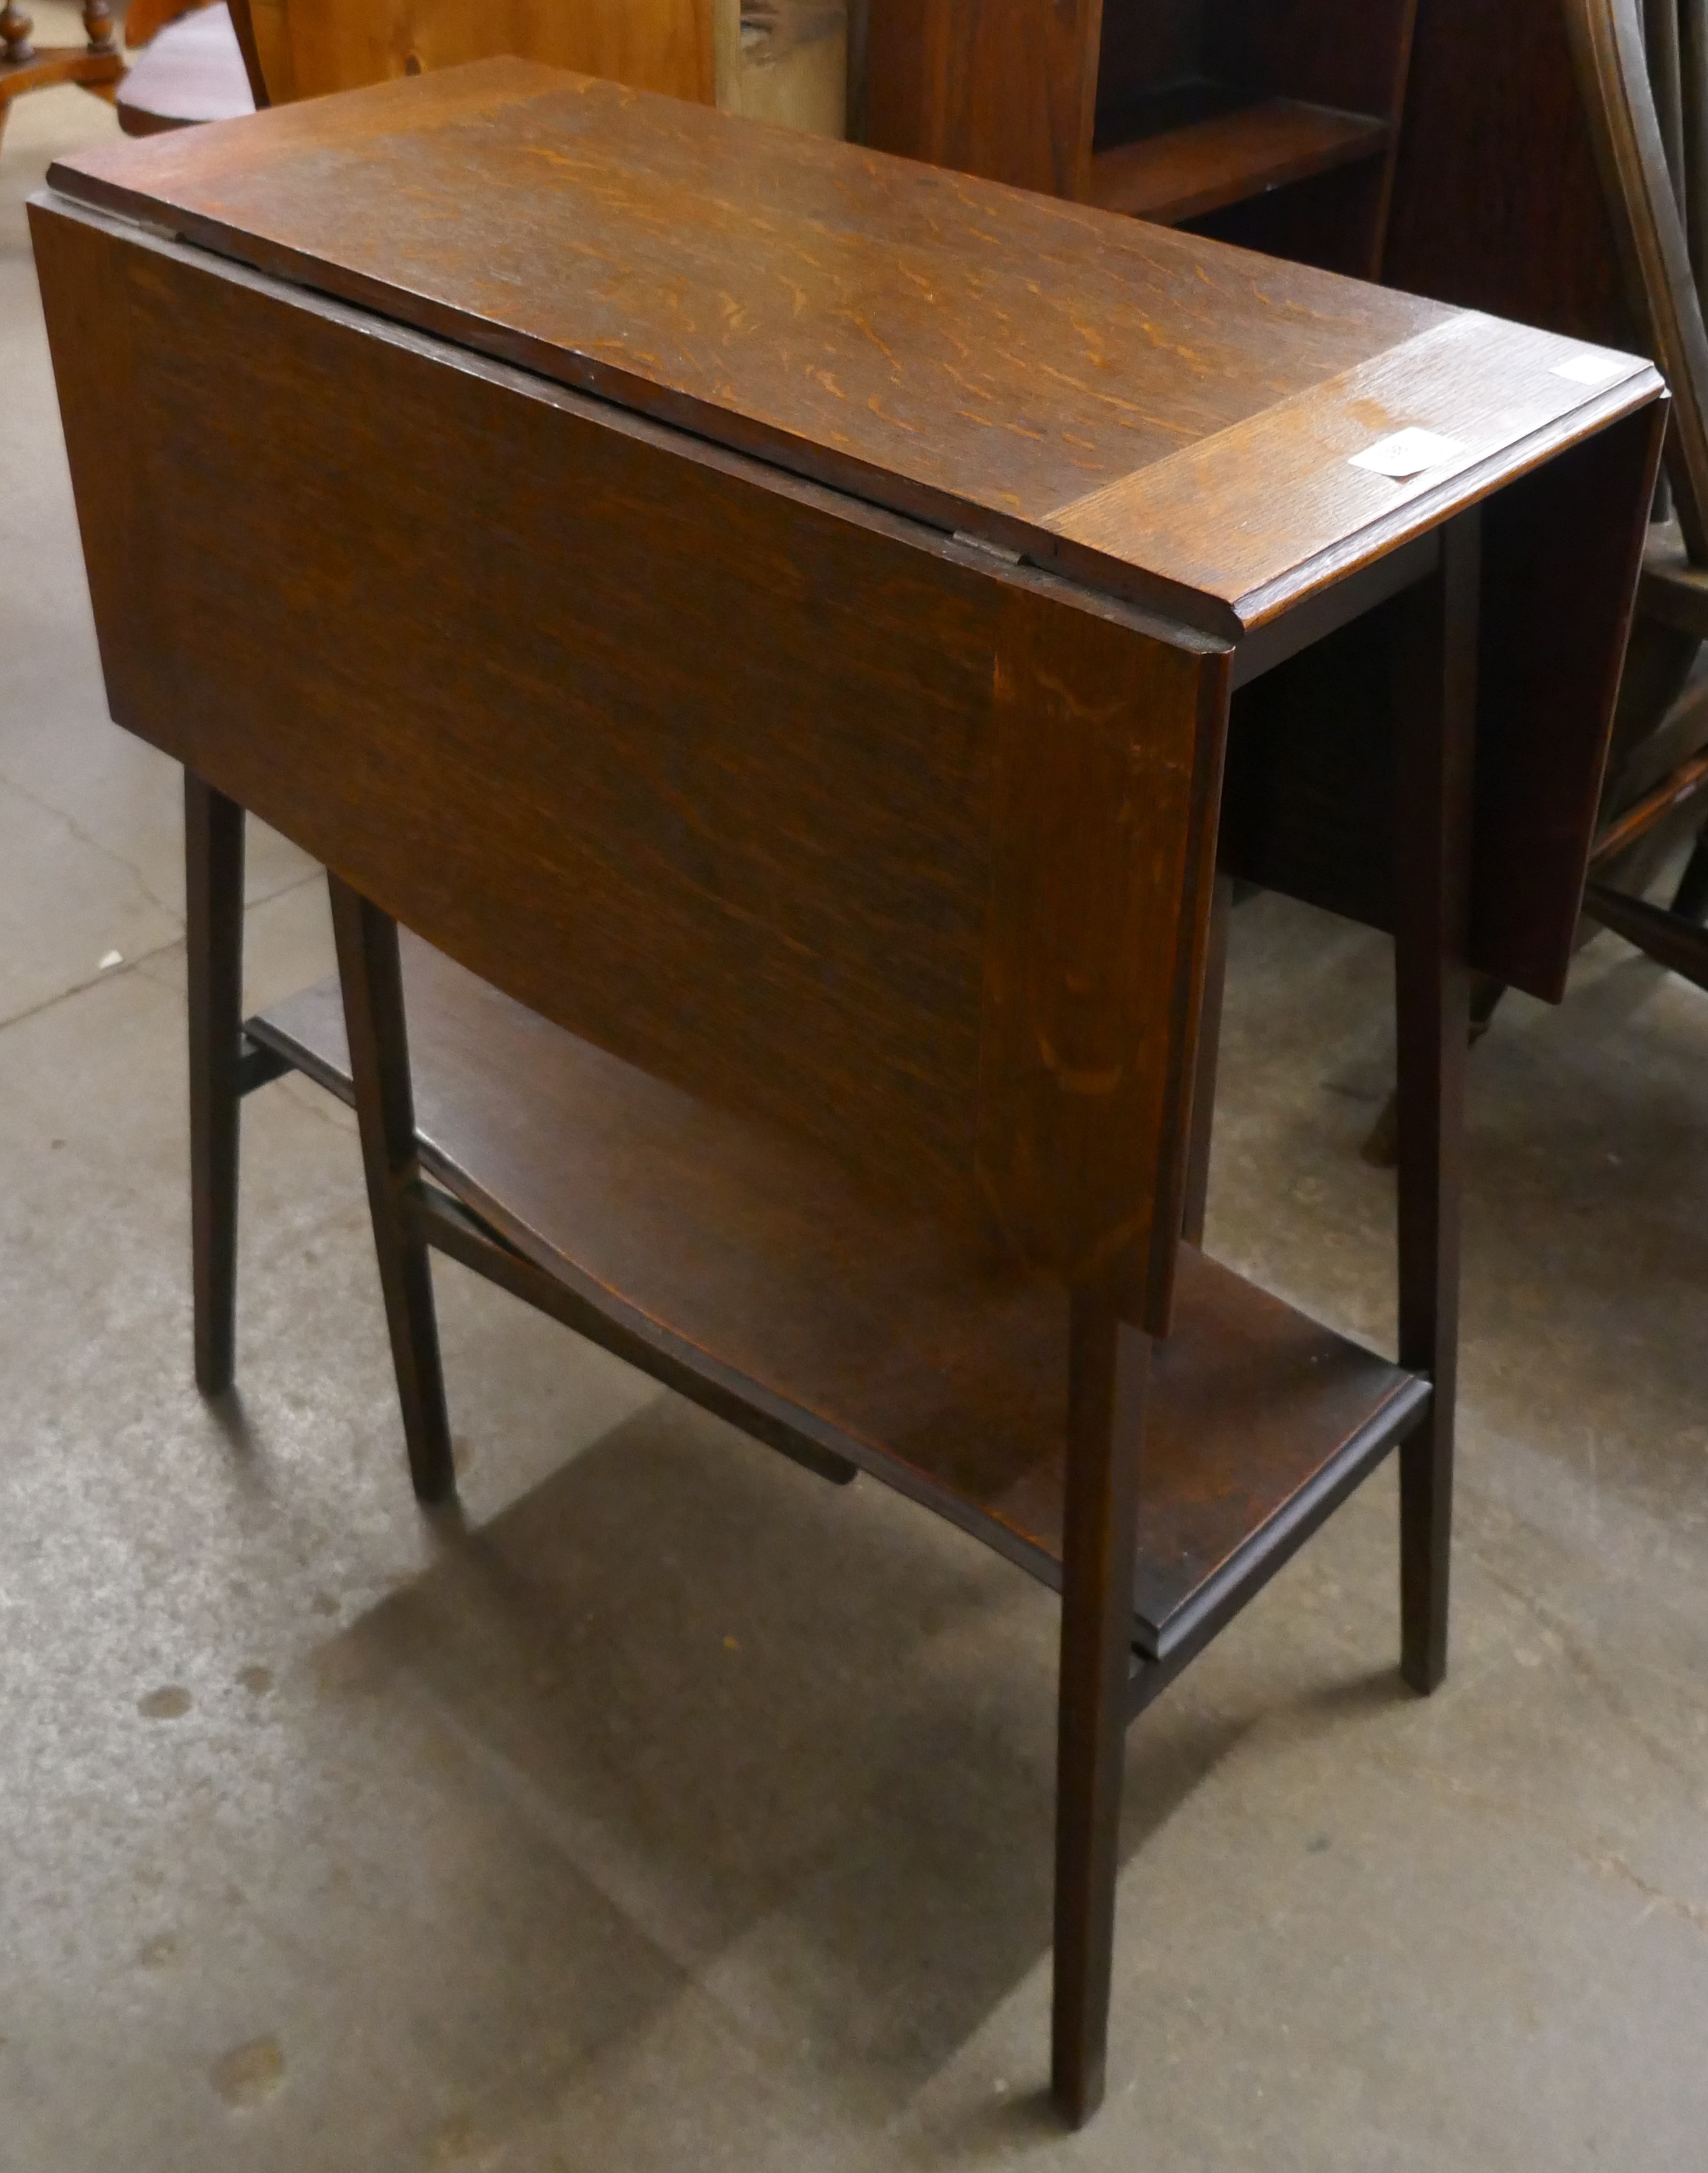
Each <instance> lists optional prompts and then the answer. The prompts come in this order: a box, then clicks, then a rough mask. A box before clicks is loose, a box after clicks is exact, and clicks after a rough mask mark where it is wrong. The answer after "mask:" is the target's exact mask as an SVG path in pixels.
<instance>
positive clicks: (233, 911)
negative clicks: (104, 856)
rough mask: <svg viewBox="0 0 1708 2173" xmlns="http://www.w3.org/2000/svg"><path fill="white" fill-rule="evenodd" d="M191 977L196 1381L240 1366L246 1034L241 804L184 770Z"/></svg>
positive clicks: (223, 1380)
mask: <svg viewBox="0 0 1708 2173" xmlns="http://www.w3.org/2000/svg"><path fill="white" fill-rule="evenodd" d="M184 891H185V949H186V959H187V963H188V967H189V984H190V1006H189V1009H190V1247H191V1259H192V1287H193V1291H194V1298H195V1317H196V1385H197V1388H199V1389H200V1390H201V1391H202V1393H203V1395H204V1396H217V1395H219V1394H221V1392H222V1391H223V1390H224V1389H226V1388H230V1386H231V1382H232V1378H233V1375H234V1373H235V1367H236V1307H237V1170H238V1152H237V1151H238V1128H239V1115H238V1112H239V1110H240V1108H241V1095H240V1092H239V1089H238V1055H239V1051H240V1049H241V1041H242V1033H243V810H242V809H241V807H240V806H238V805H237V803H236V801H235V800H228V799H226V797H225V796H224V794H223V793H220V792H216V791H215V790H214V788H213V786H212V785H208V784H206V783H204V782H203V779H201V778H199V777H197V775H195V774H194V773H193V772H192V771H191V770H187V769H186V771H185V773H184Z"/></svg>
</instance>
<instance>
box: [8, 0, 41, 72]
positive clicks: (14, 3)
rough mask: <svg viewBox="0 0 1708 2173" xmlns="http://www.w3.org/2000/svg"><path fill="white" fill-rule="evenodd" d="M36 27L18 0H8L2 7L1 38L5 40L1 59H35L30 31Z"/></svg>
mask: <svg viewBox="0 0 1708 2173" xmlns="http://www.w3.org/2000/svg"><path fill="white" fill-rule="evenodd" d="M34 27H35V25H34V24H32V23H31V22H30V18H29V16H27V15H26V14H25V13H24V10H23V9H22V8H20V7H19V5H18V0H6V4H5V6H4V7H3V8H0V38H3V39H4V40H5V49H4V51H0V60H8V61H33V60H34V59H35V46H32V45H31V44H30V31H31V30H33V29H34Z"/></svg>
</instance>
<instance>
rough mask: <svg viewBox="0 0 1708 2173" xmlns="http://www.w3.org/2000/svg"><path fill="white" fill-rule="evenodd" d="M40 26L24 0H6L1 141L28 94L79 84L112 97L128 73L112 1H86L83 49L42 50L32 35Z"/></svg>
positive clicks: (0, 45) (0, 49) (0, 25)
mask: <svg viewBox="0 0 1708 2173" xmlns="http://www.w3.org/2000/svg"><path fill="white" fill-rule="evenodd" d="M83 28H84V44H82V45H81V46H38V45H36V44H35V42H34V41H33V40H32V39H31V36H30V32H31V31H32V30H34V29H35V24H34V23H33V22H32V21H31V20H30V17H29V16H28V15H26V14H25V13H24V10H23V9H22V8H20V7H19V5H18V0H4V5H3V6H0V137H4V135H5V132H6V116H7V115H8V113H9V112H10V111H11V110H12V101H13V100H14V99H15V98H22V97H23V96H24V93H25V92H26V91H31V90H49V89H51V88H52V87H53V86H54V84H61V83H78V84H82V85H83V86H84V89H85V90H92V91H94V92H95V94H96V95H97V96H98V97H110V96H111V94H112V89H113V86H114V85H116V84H117V82H118V80H119V78H120V77H121V76H122V75H123V73H124V72H125V63H124V56H123V55H122V53H121V52H120V51H119V48H118V40H117V39H116V37H115V36H114V35H113V16H112V9H111V8H110V7H109V6H108V4H107V0H84V8H83Z"/></svg>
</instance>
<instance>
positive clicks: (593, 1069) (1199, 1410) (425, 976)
mask: <svg viewBox="0 0 1708 2173" xmlns="http://www.w3.org/2000/svg"><path fill="white" fill-rule="evenodd" d="M404 973H405V985H406V989H407V992H408V1018H409V1034H410V1043H411V1051H412V1060H413V1074H414V1082H415V1108H416V1119H417V1126H418V1130H419V1136H420V1139H421V1142H422V1150H423V1162H424V1167H425V1169H426V1171H427V1173H428V1174H429V1175H430V1177H431V1178H435V1179H436V1180H437V1181H438V1182H439V1183H440V1184H442V1185H443V1186H444V1187H445V1189H446V1190H447V1191H449V1192H450V1193H451V1194H453V1195H454V1196H455V1198H456V1200H457V1201H459V1202H460V1203H462V1205H463V1206H464V1207H466V1208H468V1210H470V1211H473V1214H474V1215H475V1216H478V1217H479V1218H480V1219H481V1220H482V1221H484V1223H485V1224H486V1225H487V1226H488V1227H489V1228H490V1229H491V1230H494V1231H495V1232H498V1233H499V1235H500V1237H502V1238H503V1239H504V1240H505V1241H506V1243H508V1245H509V1246H511V1247H512V1248H514V1249H515V1251H516V1253H517V1254H521V1255H522V1257H523V1259H525V1260H527V1261H528V1262H531V1263H532V1264H533V1265H534V1266H535V1267H537V1268H543V1269H544V1270H547V1271H548V1272H549V1274H551V1275H553V1276H554V1278H557V1279H558V1280H559V1281H560V1282H561V1283H562V1284H563V1285H564V1286H565V1288H566V1289H567V1291H569V1292H570V1294H571V1297H572V1298H573V1300H574V1304H573V1307H572V1308H571V1309H570V1316H569V1317H571V1318H574V1320H575V1322H576V1325H577V1326H580V1327H582V1328H583V1329H584V1330H585V1332H586V1333H587V1334H589V1335H592V1336H593V1337H594V1338H595V1340H604V1341H606V1342H607V1343H608V1345H609V1347H611V1348H613V1349H617V1350H619V1351H621V1353H622V1354H623V1355H624V1356H628V1357H630V1358H631V1359H634V1360H635V1361H636V1362H639V1363H640V1364H642V1365H643V1366H647V1367H651V1369H652V1370H654V1371H655V1372H657V1373H658V1374H659V1375H660V1377H661V1378H666V1379H668V1380H670V1381H671V1382H672V1383H673V1384H674V1385H676V1386H678V1387H679V1388H685V1390H686V1392H687V1393H688V1394H690V1395H697V1396H698V1397H699V1399H700V1400H701V1401H703V1402H705V1403H707V1404H709V1405H711V1407H712V1408H714V1409H716V1410H722V1411H724V1412H726V1413H729V1412H731V1411H732V1410H733V1409H746V1410H751V1411H752V1412H754V1413H756V1414H757V1415H759V1418H760V1419H762V1420H763V1421H764V1424H762V1425H760V1426H756V1427H755V1429H754V1430H755V1431H758V1432H760V1433H761V1435H762V1437H769V1438H771V1439H773V1440H780V1441H781V1444H782V1445H787V1444H788V1442H790V1441H792V1440H793V1441H797V1442H800V1443H802V1444H803V1447H804V1448H806V1449H807V1450H808V1452H810V1451H812V1450H813V1449H818V1450H820V1451H822V1450H830V1452H832V1453H834V1454H835V1455H837V1456H840V1457H845V1458H846V1459H849V1460H850V1461H851V1462H852V1463H853V1464H857V1465H859V1466H860V1467H862V1468H863V1469H867V1470H868V1471H871V1472H873V1473H875V1474H876V1475H878V1476H879V1477H881V1478H883V1479H884V1480H886V1481H887V1482H888V1483H889V1484H890V1485H892V1486H896V1487H898V1488H900V1491H903V1492H905V1493H906V1494H909V1495H911V1496H913V1497H914V1498H915V1499H916V1500H919V1501H922V1502H926V1503H927V1504H928V1505H929V1506H930V1507H932V1508H935V1509H937V1510H938V1511H939V1512H942V1513H943V1514H944V1515H946V1516H948V1517H949V1518H951V1519H952V1520H953V1521H954V1523H958V1524H959V1525H960V1526H961V1527H962V1528H963V1529H965V1530H967V1531H970V1532H971V1533H973V1534H975V1535H976V1537H978V1538H980V1539H983V1540H984V1541H986V1543H987V1544H988V1545H992V1546H993V1547H995V1548H996V1549H997V1550H998V1551H999V1552H1001V1553H1003V1554H1004V1555H1006V1556H1008V1557H1009V1558H1010V1559H1011V1560H1013V1561H1016V1562H1018V1563H1019V1564H1020V1565H1021V1566H1023V1567H1024V1568H1025V1569H1027V1570H1028V1571H1030V1572H1031V1573H1032V1574H1033V1575H1034V1576H1036V1577H1040V1578H1041V1579H1043V1580H1044V1581H1045V1582H1046V1583H1051V1584H1055V1585H1058V1586H1059V1583H1060V1581H1061V1561H1062V1480H1063V1449H1062V1439H1063V1432H1064V1427H1065V1421H1066V1413H1067V1362H1066V1361H1067V1294H1066V1292H1065V1291H1064V1290H1063V1289H1062V1287H1061V1286H1059V1285H1058V1284H1055V1283H1053V1282H1051V1281H1048V1280H1047V1279H1046V1278H1043V1277H1038V1276H1031V1275H1024V1274H1022V1273H1020V1272H1019V1271H1017V1270H1013V1268H1012V1267H1004V1266H1003V1265H1001V1264H998V1263H997V1262H996V1261H995V1260H993V1259H990V1258H976V1257H973V1256H972V1255H971V1254H970V1250H969V1249H968V1248H967V1247H966V1244H965V1241H957V1240H954V1239H952V1238H950V1237H948V1236H946V1235H945V1234H944V1233H943V1232H942V1231H941V1230H940V1229H939V1228H938V1227H936V1226H935V1225H933V1224H932V1223H929V1222H927V1221H922V1220H919V1219H916V1218H915V1217H913V1216H911V1213H910V1212H908V1211H905V1210H901V1209H898V1208H895V1207H893V1206H889V1205H881V1204H879V1203H878V1202H876V1201H874V1200H871V1199H870V1198H868V1197H867V1196H865V1195H864V1194H860V1193H858V1192H857V1190H856V1189H855V1188H854V1187H853V1186H852V1184H851V1182H850V1181H849V1179H848V1178H846V1176H845V1175H844V1174H843V1173H842V1172H841V1171H840V1169H839V1168H838V1167H835V1165H834V1164H832V1163H830V1162H829V1161H828V1160H827V1159H826V1158H825V1157H822V1156H820V1155H819V1154H817V1153H815V1152H813V1151H809V1150H807V1149H804V1148H803V1147H801V1146H797V1144H796V1143H794V1142H793V1141H792V1140H786V1139H782V1138H780V1137H779V1136H777V1135H776V1134H774V1133H772V1132H770V1131H768V1130H763V1129H761V1128H759V1127H758V1126H755V1125H753V1124H748V1123H745V1122H743V1121H742V1120H739V1119H735V1118H732V1117H730V1116H728V1115H727V1114H725V1113H722V1112H720V1111H717V1110H714V1109H711V1108H707V1107H706V1106H705V1104H704V1103H699V1102H696V1101H695V1100H694V1099H693V1098H692V1097H689V1096H688V1095H686V1094H684V1093H682V1092H678V1090H677V1089H676V1088H674V1087H670V1086H668V1085H666V1084H664V1083H663V1082H662V1081H658V1080H657V1079H653V1078H651V1077H649V1076H647V1075H646V1074H645V1073H643V1072H640V1071H638V1070H635V1069H634V1068H633V1067H632V1066H630V1065H625V1064H622V1063H619V1061H618V1060H616V1059H614V1058H613V1057H610V1056H608V1055H606V1054H603V1052H602V1051H600V1050H598V1049H594V1048H592V1047H591V1046H590V1045H589V1044H588V1043H585V1042H582V1041H579V1040H577V1039H576V1038H575V1037H574V1036H573V1035H570V1034H569V1033H565V1032H564V1031H563V1030H562V1029H561V1028H559V1027H555V1026H553V1025H551V1024H549V1022H547V1021H545V1020H543V1019H542V1018H540V1017H538V1016H537V1015H536V1014H534V1013H532V1012H531V1011H525V1010H524V1009H522V1006H519V1005H516V1004H514V1003H512V1002H511V1000H509V999H508V998H506V997H505V996H502V995H500V994H499V993H498V992H497V991H496V990H495V989H492V988H490V987H489V986H488V985H487V984H485V983H484V982H482V981H479V980H477V979H475V978H474V977H473V975H472V974H469V973H465V972H464V971H463V970H462V968H460V967H457V966H455V965H453V964H452V963H451V962H450V961H449V960H447V959H446V958H444V957H441V955H440V954H439V953H438V952H434V951H432V950H430V949H429V948H428V946H426V945H425V944H423V943H420V942H419V941H415V940H414V939H413V938H411V937H408V936H406V937H405V938H404ZM249 1032H250V1033H251V1035H252V1036H253V1037H254V1038H255V1039H256V1040H257V1041H258V1042H260V1043H262V1044H263V1045H264V1046H266V1047H268V1048H270V1049H274V1050H275V1051H277V1052H278V1054H282V1055H283V1056H284V1057H285V1058H287V1059H288V1060H289V1061H290V1062H291V1063H292V1064H294V1065H295V1066H296V1067H297V1068H299V1069H300V1070H304V1071H305V1072H307V1073H308V1074H309V1075H310V1076H312V1077H314V1078H316V1079H318V1080H319V1081H321V1083H322V1085H324V1086H326V1087H329V1088H330V1089H331V1090H332V1092H335V1093H338V1094H339V1095H340V1096H341V1097H343V1099H345V1100H346V1101H348V1100H349V1099H350V1085H349V1058H348V1054H347V1044H346V1042H345V1038H344V1030H343V1014H342V1011H341V1008H340V1004H339V998H338V986H337V984H336V982H335V981H327V982H325V983H322V984H321V985H320V986H319V987H317V988H315V989H310V990H308V991H306V992H305V994H303V995H300V996H296V997H294V998H292V999H291V1000H289V1002H288V1003H285V1004H283V1005H280V1006H276V1007H275V1008H274V1009H273V1010H272V1011H268V1012H267V1013H264V1014H262V1016H260V1017H258V1018H257V1019H254V1020H251V1022H249ZM1428 1396H1429V1389H1428V1387H1427V1384H1426V1383H1423V1382H1421V1381H1420V1380H1419V1379H1418V1378H1417V1377H1416V1376H1414V1375H1413V1374H1411V1373H1408V1372H1403V1371H1402V1370H1401V1369H1400V1368H1399V1367H1397V1366H1394V1365H1392V1364H1390V1363H1389V1362H1388V1361H1386V1360H1384V1359H1382V1358H1380V1357H1377V1356H1375V1355H1374V1354H1373V1353H1372V1352H1370V1351H1365V1350H1363V1349H1361V1348H1360V1347H1359V1346H1358V1345H1355V1344H1353V1343H1350V1342H1349V1341H1347V1340H1345V1339H1343V1337H1340V1336H1338V1335H1334V1334H1332V1332H1331V1331H1330V1330H1328V1329H1325V1328H1322V1327H1320V1326H1319V1325H1318V1324H1316V1322H1314V1321H1312V1320H1310V1319H1308V1318H1306V1317H1305V1315H1304V1314H1302V1313H1298V1312H1295V1310H1294V1309H1293V1308H1291V1307H1290V1306H1288V1305H1286V1304H1284V1303H1283V1302H1281V1300H1279V1299H1278V1298H1275V1297H1271V1296H1269V1295H1268V1294H1267V1292H1265V1291H1260V1290H1258V1289H1257V1288H1256V1287H1255V1286H1253V1285H1251V1284H1250V1283H1247V1282H1246V1281H1243V1280H1242V1279H1241V1278H1240V1276H1238V1275H1234V1274H1232V1273H1230V1271H1229V1270H1227V1269H1225V1268H1223V1267H1220V1266H1219V1265H1217V1264H1215V1263H1214V1262H1213V1261H1211V1260H1208V1259H1205V1258H1203V1256H1202V1255H1201V1254H1198V1253H1197V1252H1195V1251H1192V1250H1190V1249H1189V1250H1188V1251H1187V1252H1186V1255H1185V1256H1184V1258H1183V1259H1182V1262H1181V1272H1180V1275H1179V1279H1178V1296H1177V1300H1176V1327H1175V1332H1174V1333H1173V1334H1172V1335H1170V1337H1169V1338H1168V1340H1166V1341H1165V1343H1162V1344H1160V1345H1159V1346H1158V1349H1157V1354H1156V1367H1155V1379H1154V1393H1153V1398H1152V1403H1151V1408H1150V1412H1149V1420H1148V1425H1147V1431H1146V1436H1145V1443H1144V1453H1143V1464H1142V1468H1141V1478H1140V1491H1141V1501H1140V1509H1139V1530H1138V1551H1139V1564H1138V1576H1137V1581H1136V1586H1135V1591H1134V1621H1133V1637H1134V1642H1135V1645H1136V1646H1137V1647H1138V1650H1139V1651H1140V1652H1141V1653H1143V1654H1144V1655H1145V1656H1146V1657H1147V1658H1151V1659H1159V1658H1161V1659H1166V1658H1168V1656H1169V1655H1170V1653H1171V1652H1173V1651H1175V1650H1176V1648H1178V1647H1181V1646H1182V1644H1183V1642H1185V1641H1186V1640H1187V1639H1188V1638H1191V1637H1193V1636H1194V1633H1196V1632H1198V1631H1201V1630H1202V1628H1203V1625H1204V1624H1205V1623H1206V1621H1207V1620H1208V1618H1209V1617H1210V1616H1211V1615H1215V1616H1216V1617H1217V1619H1218V1620H1219V1619H1221V1618H1222V1616H1224V1615H1225V1614H1226V1613H1227V1612H1229V1611H1231V1607H1232V1605H1235V1604H1240V1601H1241V1600H1242V1599H1244V1598H1245V1597H1249V1593H1250V1591H1251V1590H1255V1589H1256V1588H1257V1584H1259V1583H1262V1581H1263V1578H1264V1577H1266V1576H1267V1574H1269V1573H1270V1572H1271V1571H1272V1570H1273V1568H1274V1567H1276V1566H1278V1564H1279V1561H1281V1560H1284V1558H1285V1556H1286V1555H1287V1554H1288V1553H1290V1552H1291V1551H1292V1549H1293V1547H1294V1546H1295V1545H1298V1544H1299V1542H1300V1539H1301V1538H1302V1537H1303V1536H1304V1534H1305V1532H1307V1531H1309V1530H1311V1529H1314V1527H1315V1524H1316V1523H1320V1522H1321V1520H1322V1517H1323V1516H1326V1515H1327V1513H1328V1511H1329V1509H1330V1508H1332V1507H1333V1505H1334V1503H1335V1502H1338V1500H1339V1499H1340V1498H1341V1496H1343V1494H1344V1493H1345V1492H1346V1491H1348V1488H1349V1486H1350V1485H1352V1484H1354V1483H1355V1481H1356V1480H1357V1478H1359V1477H1361V1476H1362V1475H1363V1473H1364V1472H1365V1470H1367V1469H1369V1468H1370V1466H1371V1465H1372V1464H1374V1463H1375V1462H1376V1461H1377V1460H1378V1459H1379V1458H1380V1456H1381V1454H1382V1453H1385V1451H1386V1448H1388V1447H1389V1446H1391V1445H1392V1442H1394V1441H1395V1440H1396V1439H1397V1438H1398V1437H1400V1436H1401V1435H1402V1434H1403V1433H1404V1432H1407V1431H1408V1428H1409V1427H1410V1426H1412V1425H1413V1424H1414V1423H1415V1422H1416V1420H1417V1418H1418V1416H1419V1414H1420V1412H1421V1410H1423V1408H1424V1405H1425V1404H1426V1403H1427V1400H1428Z"/></svg>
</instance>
